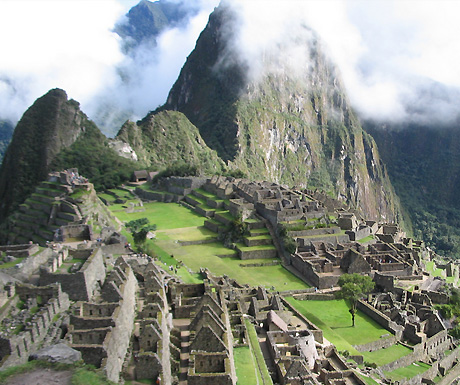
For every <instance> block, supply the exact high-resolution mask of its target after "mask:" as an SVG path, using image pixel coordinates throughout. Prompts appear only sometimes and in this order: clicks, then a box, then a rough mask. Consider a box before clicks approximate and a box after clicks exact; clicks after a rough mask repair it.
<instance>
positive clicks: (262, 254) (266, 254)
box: [238, 249, 278, 259]
mask: <svg viewBox="0 0 460 385" xmlns="http://www.w3.org/2000/svg"><path fill="white" fill-rule="evenodd" d="M277 254H278V253H277V252H276V249H266V250H248V251H246V250H240V249H238V255H239V257H240V259H263V258H276V256H277Z"/></svg>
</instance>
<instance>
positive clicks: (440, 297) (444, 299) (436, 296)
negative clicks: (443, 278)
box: [422, 290, 450, 304]
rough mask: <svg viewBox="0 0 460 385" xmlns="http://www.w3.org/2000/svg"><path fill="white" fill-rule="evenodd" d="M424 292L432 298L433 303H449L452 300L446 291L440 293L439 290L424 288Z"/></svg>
mask: <svg viewBox="0 0 460 385" xmlns="http://www.w3.org/2000/svg"><path fill="white" fill-rule="evenodd" d="M422 293H423V294H426V295H427V296H428V297H429V298H430V300H431V302H432V303H436V304H447V303H449V301H450V299H449V296H448V295H447V294H445V293H440V292H437V291H426V290H422Z"/></svg>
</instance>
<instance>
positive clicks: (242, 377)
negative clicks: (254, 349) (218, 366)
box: [233, 346, 262, 385]
mask: <svg viewBox="0 0 460 385" xmlns="http://www.w3.org/2000/svg"><path fill="white" fill-rule="evenodd" d="M233 356H234V359H235V369H236V376H237V377H238V382H237V384H238V385H254V384H257V383H260V382H261V381H262V378H261V376H260V372H259V371H258V370H255V364H254V358H253V356H252V353H251V350H250V349H249V348H248V347H246V346H243V347H238V348H235V349H233Z"/></svg>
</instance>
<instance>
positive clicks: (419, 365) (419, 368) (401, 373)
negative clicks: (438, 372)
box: [384, 362, 431, 381]
mask: <svg viewBox="0 0 460 385" xmlns="http://www.w3.org/2000/svg"><path fill="white" fill-rule="evenodd" d="M430 368H431V365H428V364H425V363H424V362H414V363H413V364H412V365H409V366H406V367H404V368H399V369H396V370H393V371H392V372H384V373H385V376H386V377H388V378H390V379H391V380H393V381H399V380H402V379H404V378H412V377H415V376H416V375H417V374H420V373H423V372H426V371H427V370H428V369H430Z"/></svg>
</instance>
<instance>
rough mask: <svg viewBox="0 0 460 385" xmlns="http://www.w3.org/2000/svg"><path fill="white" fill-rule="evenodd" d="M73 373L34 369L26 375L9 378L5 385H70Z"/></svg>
mask: <svg viewBox="0 0 460 385" xmlns="http://www.w3.org/2000/svg"><path fill="white" fill-rule="evenodd" d="M72 374H73V372H72V371H70V370H63V371H57V370H53V369H48V368H47V369H35V370H32V371H30V372H27V373H22V374H18V375H16V376H14V377H10V378H9V379H8V380H7V381H6V382H5V383H4V384H5V385H32V384H33V385H70V379H71V377H72Z"/></svg>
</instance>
